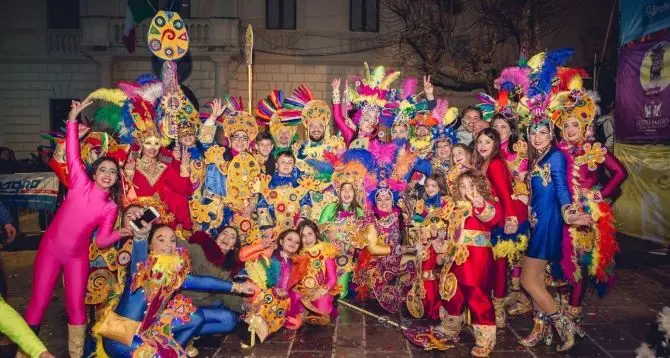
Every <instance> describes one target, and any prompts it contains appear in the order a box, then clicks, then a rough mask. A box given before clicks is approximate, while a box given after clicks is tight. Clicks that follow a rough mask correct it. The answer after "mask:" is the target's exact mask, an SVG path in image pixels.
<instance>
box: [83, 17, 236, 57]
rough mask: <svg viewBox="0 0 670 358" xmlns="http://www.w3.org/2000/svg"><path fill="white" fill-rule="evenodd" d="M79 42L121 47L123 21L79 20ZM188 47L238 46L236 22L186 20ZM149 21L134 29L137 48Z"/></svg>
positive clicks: (145, 33) (142, 39)
mask: <svg viewBox="0 0 670 358" xmlns="http://www.w3.org/2000/svg"><path fill="white" fill-rule="evenodd" d="M81 20H82V21H81V24H82V34H83V36H82V41H81V45H82V46H85V47H96V48H101V47H122V46H124V44H123V18H105V17H82V19H81ZM185 21H186V25H187V26H188V34H189V39H190V40H189V45H190V47H191V48H198V47H200V48H206V49H207V50H208V51H211V50H218V49H222V48H227V47H239V46H240V38H239V32H240V21H239V19H227V18H224V19H221V18H211V19H186V20H185ZM149 23H150V20H148V19H147V20H145V21H143V22H142V23H140V24H139V25H137V27H136V28H135V41H136V44H137V46H138V47H142V46H146V43H147V31H148V30H149Z"/></svg>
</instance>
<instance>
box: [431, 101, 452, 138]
mask: <svg viewBox="0 0 670 358" xmlns="http://www.w3.org/2000/svg"><path fill="white" fill-rule="evenodd" d="M432 116H433V118H437V119H439V122H438V125H437V126H435V127H433V141H434V142H435V143H437V142H438V141H441V140H444V139H448V140H449V141H450V142H451V144H456V143H458V139H457V137H456V130H455V129H454V124H456V119H457V118H458V108H456V107H449V101H447V100H446V99H438V100H437V104H436V105H435V108H433V111H432Z"/></svg>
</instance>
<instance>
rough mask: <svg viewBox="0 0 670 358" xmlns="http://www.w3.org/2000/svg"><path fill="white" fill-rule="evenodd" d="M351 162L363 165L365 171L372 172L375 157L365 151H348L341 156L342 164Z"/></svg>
mask: <svg viewBox="0 0 670 358" xmlns="http://www.w3.org/2000/svg"><path fill="white" fill-rule="evenodd" d="M351 161H356V162H359V163H361V164H363V166H364V167H365V168H366V169H367V170H372V169H374V167H375V157H374V156H373V155H372V153H370V152H369V151H367V150H365V149H349V150H347V151H346V152H344V153H343V154H342V162H343V163H345V164H346V163H349V162H351Z"/></svg>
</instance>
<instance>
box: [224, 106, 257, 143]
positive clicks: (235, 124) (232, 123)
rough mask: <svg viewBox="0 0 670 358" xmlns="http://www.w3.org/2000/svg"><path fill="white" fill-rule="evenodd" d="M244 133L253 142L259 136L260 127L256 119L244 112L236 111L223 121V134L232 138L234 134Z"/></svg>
mask: <svg viewBox="0 0 670 358" xmlns="http://www.w3.org/2000/svg"><path fill="white" fill-rule="evenodd" d="M237 131H243V132H245V133H247V135H248V136H249V139H251V140H253V139H254V138H256V135H257V134H258V125H256V120H254V117H253V116H252V115H251V114H249V113H247V112H244V111H236V112H232V113H231V114H229V115H227V116H226V117H225V118H224V120H223V133H224V134H225V135H226V137H228V138H231V137H232V136H233V133H235V132H237Z"/></svg>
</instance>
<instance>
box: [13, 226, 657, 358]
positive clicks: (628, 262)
mask: <svg viewBox="0 0 670 358" xmlns="http://www.w3.org/2000/svg"><path fill="white" fill-rule="evenodd" d="M621 243H622V247H623V251H624V254H623V255H622V256H621V257H620V258H619V267H618V269H617V275H618V281H617V284H616V287H615V289H614V290H613V291H612V292H611V293H610V295H609V296H607V297H606V298H605V299H602V300H601V299H599V298H598V297H597V296H595V295H594V294H593V293H592V292H591V293H589V295H588V296H587V299H586V305H587V307H586V308H585V309H586V312H588V314H587V317H586V320H585V322H584V328H585V330H586V331H587V333H588V335H587V337H586V338H585V339H584V340H582V341H581V342H579V344H578V345H577V346H576V347H575V348H574V349H573V350H572V351H571V352H570V353H569V355H560V356H563V357H634V352H633V351H634V350H635V349H636V348H637V347H638V346H639V344H640V341H641V340H643V339H644V338H645V336H646V335H647V333H648V332H649V327H650V325H651V322H652V321H653V320H654V318H655V315H656V313H657V312H658V311H659V310H660V309H661V308H662V307H663V306H664V305H670V265H669V263H668V258H666V257H659V256H652V255H647V254H646V251H647V249H648V248H649V247H648V246H649V245H648V244H647V243H645V242H641V241H638V240H634V239H625V240H621ZM2 255H3V259H4V261H5V266H6V268H7V271H8V274H9V275H10V280H9V285H10V291H9V296H10V297H9V302H10V303H11V304H12V305H13V306H14V307H17V308H18V309H19V310H20V311H23V308H24V307H25V304H26V301H27V298H28V294H29V291H30V283H31V274H32V268H31V264H32V258H33V257H34V251H17V252H3V253H2ZM366 308H367V309H369V310H371V311H373V312H375V313H380V312H381V311H380V309H379V308H376V307H375V305H373V304H370V305H367V306H366ZM391 318H392V319H395V320H398V317H391ZM530 324H531V322H530V316H525V317H518V318H515V319H512V320H511V321H510V322H509V325H508V328H506V329H505V330H503V331H500V332H499V333H498V338H497V339H498V343H497V345H496V352H495V354H494V356H495V357H553V356H559V355H558V354H556V353H554V352H553V347H538V348H534V349H526V348H524V347H521V346H519V345H518V344H517V338H518V337H519V336H523V335H525V334H526V333H527V332H528V330H529V329H530ZM65 325H66V319H65V312H64V308H63V294H62V290H60V289H59V290H58V291H57V293H56V298H55V299H54V301H53V303H52V304H51V306H50V307H49V311H48V314H47V319H46V322H45V324H44V326H43V329H42V332H41V335H40V336H41V338H42V339H44V341H45V342H46V344H47V346H48V347H49V349H50V350H51V351H53V352H54V353H55V354H56V356H57V357H67V354H66V344H67V340H66V329H65ZM241 340H243V341H244V342H246V343H249V334H248V333H247V332H246V327H239V329H238V330H237V331H236V332H235V333H234V334H230V335H228V336H215V337H209V338H202V339H201V340H200V341H198V344H197V346H198V347H200V352H201V354H200V357H310V358H316V357H355V358H363V357H432V356H436V357H437V356H443V355H444V354H445V353H440V352H423V351H421V350H419V349H417V348H416V347H414V346H411V345H410V344H409V343H407V342H406V341H405V340H404V339H403V336H402V334H401V333H400V332H398V331H397V330H395V329H393V328H391V327H387V326H385V325H382V324H381V323H379V322H378V321H376V320H375V319H372V318H370V317H365V316H363V315H362V314H360V313H357V312H355V311H353V310H351V309H348V308H345V307H340V316H339V318H338V319H337V321H336V322H335V323H334V324H331V325H330V326H328V327H305V328H303V329H302V330H300V331H299V332H297V333H295V332H291V331H283V332H280V333H278V334H275V335H274V336H271V338H270V339H269V340H268V341H266V342H265V343H263V344H260V345H258V346H256V347H255V348H253V349H246V350H245V349H242V348H241V346H240V342H241ZM473 343H474V340H473V338H472V336H471V335H470V334H469V333H468V332H466V333H464V334H463V339H462V341H461V343H459V344H458V345H456V347H455V348H453V349H451V350H449V351H447V352H446V354H447V355H450V356H455V357H465V356H469V350H470V347H471V346H472V345H473ZM5 352H7V351H6V350H5V351H2V350H0V356H3V357H4V356H5V355H4V354H3V353H5Z"/></svg>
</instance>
